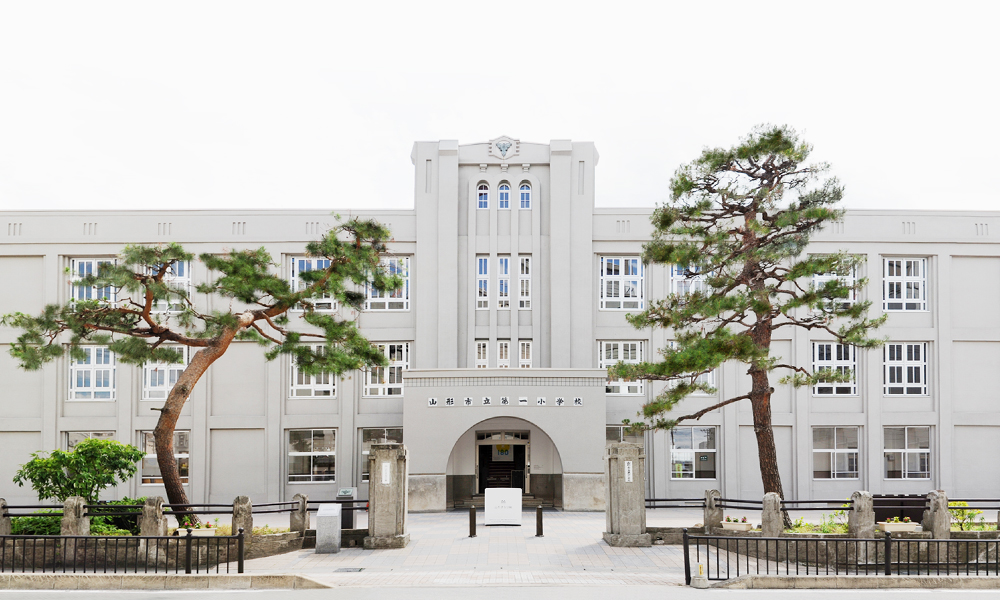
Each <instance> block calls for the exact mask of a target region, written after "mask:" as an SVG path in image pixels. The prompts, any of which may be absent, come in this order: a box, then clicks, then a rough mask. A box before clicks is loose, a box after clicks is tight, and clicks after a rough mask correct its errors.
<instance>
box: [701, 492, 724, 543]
mask: <svg viewBox="0 0 1000 600" xmlns="http://www.w3.org/2000/svg"><path fill="white" fill-rule="evenodd" d="M720 498H722V492H720V491H719V490H705V521H704V523H705V535H711V534H712V528H713V527H715V528H718V527H722V509H721V508H719V507H718V506H716V505H717V504H718V503H719V499H720Z"/></svg>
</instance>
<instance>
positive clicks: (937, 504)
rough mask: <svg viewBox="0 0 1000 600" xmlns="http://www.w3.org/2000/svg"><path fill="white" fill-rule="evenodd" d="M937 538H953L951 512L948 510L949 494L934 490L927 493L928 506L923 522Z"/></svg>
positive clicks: (933, 536)
mask: <svg viewBox="0 0 1000 600" xmlns="http://www.w3.org/2000/svg"><path fill="white" fill-rule="evenodd" d="M921 525H922V526H923V528H924V531H930V532H931V537H932V538H934V539H935V540H947V539H951V513H950V512H948V494H946V493H945V492H944V490H934V491H931V492H930V493H929V494H927V508H926V509H925V510H924V520H923V522H922V523H921Z"/></svg>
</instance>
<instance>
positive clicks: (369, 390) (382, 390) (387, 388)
mask: <svg viewBox="0 0 1000 600" xmlns="http://www.w3.org/2000/svg"><path fill="white" fill-rule="evenodd" d="M373 345H374V346H375V347H376V348H377V349H378V350H379V351H380V352H382V354H383V355H384V356H385V357H386V358H387V359H389V364H388V365H386V366H384V367H368V368H367V369H365V389H364V397H365V398H395V397H402V395H403V391H404V389H403V374H404V373H405V372H406V370H407V369H409V368H410V342H373ZM393 346H398V347H399V348H398V349H396V352H398V353H401V354H402V360H395V361H393V360H392V353H393V348H392V347H393ZM382 372H384V373H385V374H386V376H385V378H384V379H385V381H383V382H374V383H373V376H374V375H375V374H377V373H382ZM394 378H395V379H397V381H396V382H395V383H392V382H390V380H391V379H394Z"/></svg>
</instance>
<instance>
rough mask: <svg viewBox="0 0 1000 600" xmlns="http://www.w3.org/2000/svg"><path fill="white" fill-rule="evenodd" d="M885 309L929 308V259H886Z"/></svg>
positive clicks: (883, 297) (883, 306)
mask: <svg viewBox="0 0 1000 600" xmlns="http://www.w3.org/2000/svg"><path fill="white" fill-rule="evenodd" d="M883 285H884V286H885V287H884V289H883V292H882V308H883V309H884V310H927V259H926V258H887V259H885V277H884V278H883Z"/></svg>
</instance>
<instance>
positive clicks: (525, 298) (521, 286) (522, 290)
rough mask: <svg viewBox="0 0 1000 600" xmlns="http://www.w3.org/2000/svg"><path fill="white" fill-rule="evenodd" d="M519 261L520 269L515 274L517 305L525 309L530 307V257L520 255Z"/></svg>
mask: <svg viewBox="0 0 1000 600" xmlns="http://www.w3.org/2000/svg"><path fill="white" fill-rule="evenodd" d="M519 262H520V271H519V273H518V275H517V284H518V291H517V297H518V306H519V307H520V308H523V309H525V310H527V309H529V308H531V257H530V256H522V257H520V259H519Z"/></svg>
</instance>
